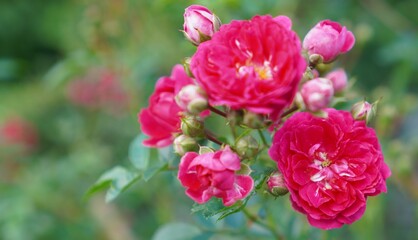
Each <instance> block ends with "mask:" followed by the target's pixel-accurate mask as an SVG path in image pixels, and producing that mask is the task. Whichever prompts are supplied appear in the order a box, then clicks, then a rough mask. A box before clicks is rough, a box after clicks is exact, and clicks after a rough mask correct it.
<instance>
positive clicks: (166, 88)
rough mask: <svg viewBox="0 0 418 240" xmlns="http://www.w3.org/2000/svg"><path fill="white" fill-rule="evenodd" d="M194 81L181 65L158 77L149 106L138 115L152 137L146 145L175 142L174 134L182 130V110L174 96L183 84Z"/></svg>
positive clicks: (158, 145)
mask: <svg viewBox="0 0 418 240" xmlns="http://www.w3.org/2000/svg"><path fill="white" fill-rule="evenodd" d="M192 82H193V81H192V79H191V78H189V77H188V76H187V74H186V72H185V71H184V68H183V66H181V65H176V66H174V67H173V70H172V72H171V76H170V77H161V78H160V79H158V81H157V83H156V86H155V91H154V93H153V94H152V95H151V97H150V99H149V106H148V107H147V108H145V109H142V110H141V112H140V113H139V115H138V120H139V122H140V124H141V130H142V132H143V133H144V134H146V135H148V136H149V137H150V138H149V139H147V140H145V141H144V145H146V146H148V147H165V146H168V145H170V144H171V143H172V142H173V140H174V134H175V133H179V132H180V117H181V112H182V110H181V108H180V107H179V106H178V105H177V104H176V101H175V99H174V97H175V96H176V94H177V93H178V92H179V91H180V89H181V88H182V87H183V86H186V85H188V84H191V83H192Z"/></svg>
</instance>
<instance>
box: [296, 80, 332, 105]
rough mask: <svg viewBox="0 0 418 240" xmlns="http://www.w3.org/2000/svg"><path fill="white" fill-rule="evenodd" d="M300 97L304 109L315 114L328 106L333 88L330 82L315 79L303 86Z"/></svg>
mask: <svg viewBox="0 0 418 240" xmlns="http://www.w3.org/2000/svg"><path fill="white" fill-rule="evenodd" d="M301 95H302V99H303V102H304V104H305V107H306V109H308V110H309V111H312V112H317V111H319V110H321V109H323V108H326V107H327V106H328V105H329V104H330V102H331V99H332V97H333V95H334V88H333V87H332V82H331V80H329V79H326V78H315V79H312V80H310V81H308V82H306V83H305V84H303V86H302V90H301Z"/></svg>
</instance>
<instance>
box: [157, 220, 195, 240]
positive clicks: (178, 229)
mask: <svg viewBox="0 0 418 240" xmlns="http://www.w3.org/2000/svg"><path fill="white" fill-rule="evenodd" d="M200 233H201V231H200V230H199V228H197V227H196V226H193V225H190V224H187V223H179V222H176V223H168V224H165V225H163V226H161V227H160V228H159V229H158V230H157V232H156V233H155V235H154V236H153V237H152V240H167V239H171V240H192V239H194V237H196V236H198V235H199V234H200Z"/></svg>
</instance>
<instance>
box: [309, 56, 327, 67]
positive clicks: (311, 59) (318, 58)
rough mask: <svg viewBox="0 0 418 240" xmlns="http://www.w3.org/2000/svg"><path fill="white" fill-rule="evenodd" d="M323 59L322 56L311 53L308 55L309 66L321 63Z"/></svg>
mask: <svg viewBox="0 0 418 240" xmlns="http://www.w3.org/2000/svg"><path fill="white" fill-rule="evenodd" d="M323 61H324V58H323V57H322V56H321V55H319V54H316V53H314V54H312V55H309V66H312V67H315V66H316V65H318V64H320V63H322V62H323Z"/></svg>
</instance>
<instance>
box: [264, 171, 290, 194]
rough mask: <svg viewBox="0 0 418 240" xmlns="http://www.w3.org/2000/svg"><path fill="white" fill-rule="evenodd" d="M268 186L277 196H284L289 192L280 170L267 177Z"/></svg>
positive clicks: (270, 191)
mask: <svg viewBox="0 0 418 240" xmlns="http://www.w3.org/2000/svg"><path fill="white" fill-rule="evenodd" d="M267 187H268V190H269V193H271V195H273V196H275V197H279V196H283V195H285V194H287V193H288V192H289V190H288V189H287V187H286V184H285V182H284V178H283V175H282V174H281V173H279V172H274V173H272V174H271V175H270V177H269V178H268V179H267Z"/></svg>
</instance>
